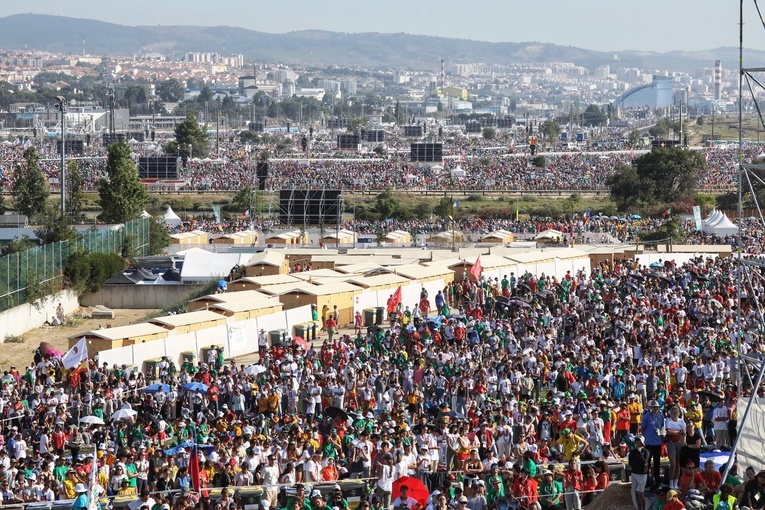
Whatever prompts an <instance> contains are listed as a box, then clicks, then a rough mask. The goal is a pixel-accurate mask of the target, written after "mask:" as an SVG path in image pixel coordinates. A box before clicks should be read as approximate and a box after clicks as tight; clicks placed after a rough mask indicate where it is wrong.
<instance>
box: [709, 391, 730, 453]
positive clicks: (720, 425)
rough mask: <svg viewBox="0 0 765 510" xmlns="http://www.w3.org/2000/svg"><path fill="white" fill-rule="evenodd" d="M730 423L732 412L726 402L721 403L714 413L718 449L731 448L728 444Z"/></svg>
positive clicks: (713, 419) (713, 423) (713, 424)
mask: <svg viewBox="0 0 765 510" xmlns="http://www.w3.org/2000/svg"><path fill="white" fill-rule="evenodd" d="M728 421H730V412H729V411H728V406H726V405H725V400H723V399H720V401H719V402H718V403H717V405H716V406H715V408H714V410H713V411H712V428H713V429H714V431H715V444H716V445H717V447H718V448H722V447H723V446H730V445H729V444H728Z"/></svg>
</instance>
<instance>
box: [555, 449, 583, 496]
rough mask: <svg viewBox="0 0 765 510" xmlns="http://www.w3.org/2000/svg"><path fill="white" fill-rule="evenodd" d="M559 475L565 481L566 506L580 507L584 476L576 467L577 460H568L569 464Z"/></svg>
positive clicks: (562, 481)
mask: <svg viewBox="0 0 765 510" xmlns="http://www.w3.org/2000/svg"><path fill="white" fill-rule="evenodd" d="M558 476H559V477H562V480H560V481H561V483H563V497H564V499H565V501H566V508H579V507H580V505H581V502H580V501H579V493H580V492H581V490H582V485H583V482H584V478H583V477H582V472H581V471H579V470H578V469H577V467H576V460H575V459H571V460H570V461H568V466H567V467H566V469H565V470H564V471H563V473H561V474H559V475H558Z"/></svg>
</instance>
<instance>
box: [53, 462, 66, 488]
mask: <svg viewBox="0 0 765 510" xmlns="http://www.w3.org/2000/svg"><path fill="white" fill-rule="evenodd" d="M68 471H69V468H68V467H66V466H65V465H64V457H61V456H59V457H58V458H57V459H56V467H54V468H53V476H54V477H56V480H58V481H59V482H63V481H64V480H66V473H67V472H68Z"/></svg>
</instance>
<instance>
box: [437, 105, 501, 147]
mask: <svg viewBox="0 0 765 510" xmlns="http://www.w3.org/2000/svg"><path fill="white" fill-rule="evenodd" d="M439 104H440V103H439ZM481 135H482V136H483V139H484V140H494V137H495V136H497V131H496V130H495V129H494V128H493V127H491V126H486V127H485V128H483V131H482V133H481Z"/></svg>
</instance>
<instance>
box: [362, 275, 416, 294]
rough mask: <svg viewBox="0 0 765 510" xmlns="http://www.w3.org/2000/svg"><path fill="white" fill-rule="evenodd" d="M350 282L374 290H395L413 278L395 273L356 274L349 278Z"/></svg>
mask: <svg viewBox="0 0 765 510" xmlns="http://www.w3.org/2000/svg"><path fill="white" fill-rule="evenodd" d="M348 283H352V284H354V285H357V286H359V287H361V288H362V289H366V290H369V291H372V292H375V291H378V290H390V289H393V290H395V289H396V288H398V287H400V286H402V285H404V286H406V285H409V284H410V283H412V280H410V279H409V278H407V277H405V276H400V275H397V274H393V273H390V272H388V273H385V274H377V275H370V276H355V277H352V278H350V279H349V280H348Z"/></svg>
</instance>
